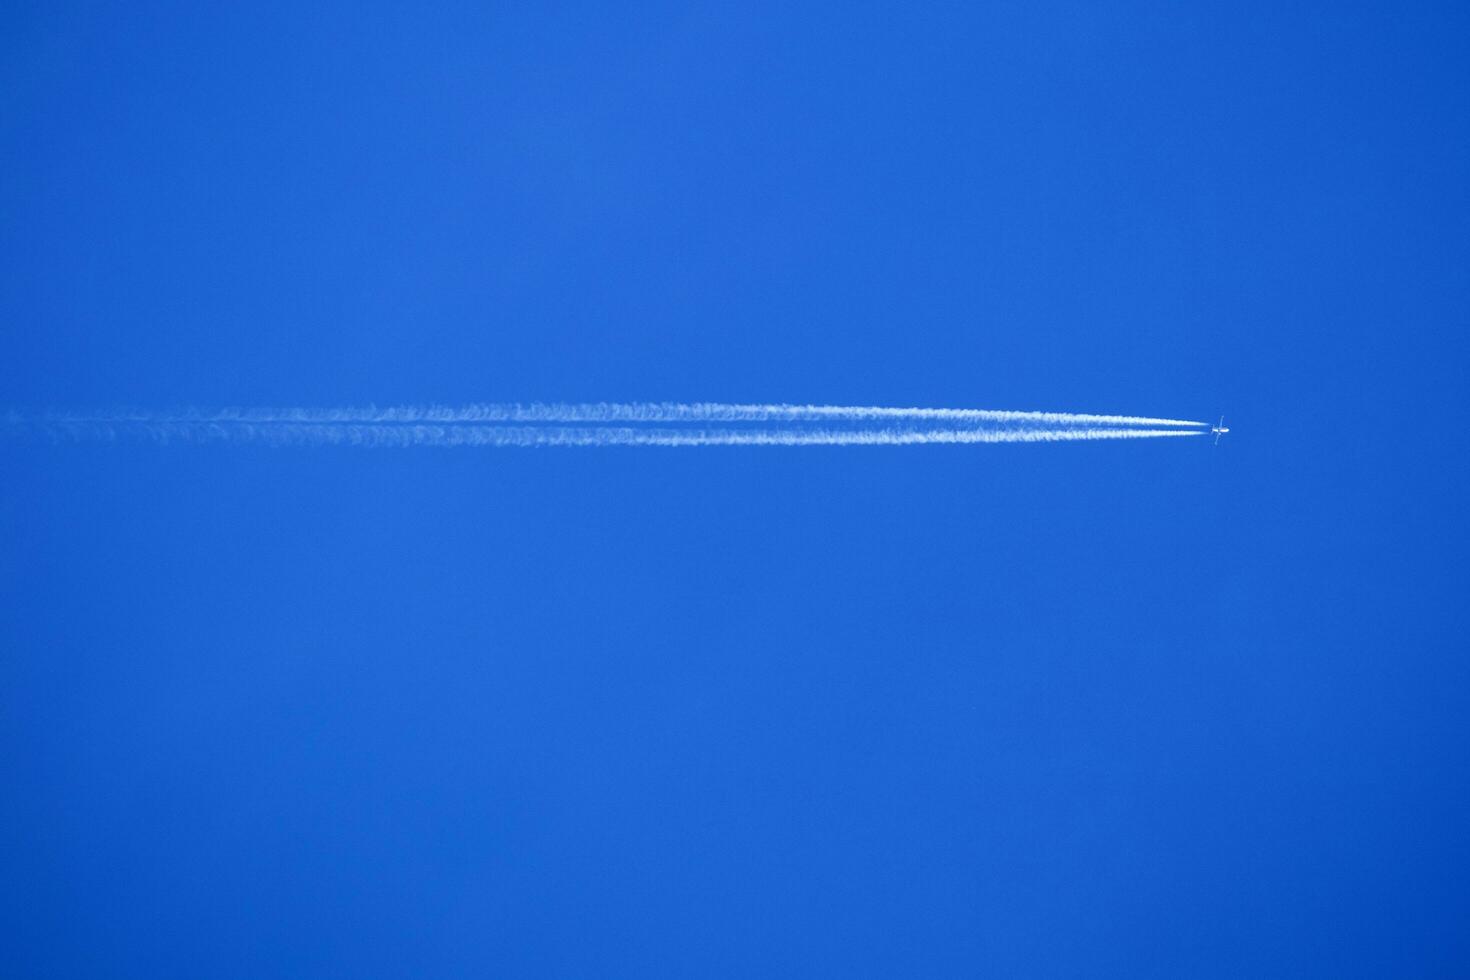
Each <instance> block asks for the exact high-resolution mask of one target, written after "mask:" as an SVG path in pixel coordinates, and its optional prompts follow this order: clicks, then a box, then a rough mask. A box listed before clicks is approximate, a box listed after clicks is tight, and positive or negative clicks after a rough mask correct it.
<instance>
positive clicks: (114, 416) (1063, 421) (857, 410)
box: [45, 402, 1209, 428]
mask: <svg viewBox="0 0 1470 980" xmlns="http://www.w3.org/2000/svg"><path fill="white" fill-rule="evenodd" d="M45 421H50V422H103V423H106V422H141V423H166V422H188V423H208V422H221V423H225V422H258V423H291V422H296V423H322V424H325V423H338V424H340V423H354V422H356V423H364V424H388V423H391V424H411V423H439V424H463V423H474V422H482V423H485V422H531V423H556V422H562V423H574V422H582V423H613V422H691V423H692V422H752V423H753V422H827V423H861V422H868V423H877V422H894V423H897V422H948V423H956V424H976V423H1000V424H1005V425H1027V426H1039V427H1053V428H1056V427H1074V426H1110V427H1122V426H1147V427H1149V428H1175V427H1178V428H1208V426H1209V423H1207V422H1189V421H1184V420H1181V419H1159V418H1149V417H1146V416H1138V415H1085V414H1078V413H1074V412H1015V411H997V410H994V409H978V408H883V407H876V406H858V405H783V404H733V403H723V402H692V403H688V404H680V403H674V402H631V403H616V402H592V403H586V404H563V403H548V404H536V403H533V404H528V405H520V404H480V405H465V406H461V407H458V408H453V407H445V406H436V405H428V406H411V405H410V406H400V407H392V408H375V407H372V406H368V407H365V408H220V409H209V410H204V409H184V410H181V411H178V412H171V413H164V412H153V411H140V410H126V409H124V410H117V411H109V412H87V413H68V412H56V413H50V414H48V415H47V416H46V417H45Z"/></svg>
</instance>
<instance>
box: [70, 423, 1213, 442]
mask: <svg viewBox="0 0 1470 980" xmlns="http://www.w3.org/2000/svg"><path fill="white" fill-rule="evenodd" d="M41 428H42V429H43V430H44V431H46V432H49V433H51V434H52V435H56V436H64V437H70V438H73V439H89V440H92V439H104V440H112V439H117V438H119V437H133V438H143V439H148V440H152V441H155V442H163V443H167V442H191V443H206V442H233V443H260V444H263V445H270V446H329V445H350V446H368V447H385V448H386V447H408V446H438V447H456V446H480V447H500V446H665V447H692V446H908V445H934V444H981V443H1005V442H1087V441H1094V440H1105V439H1155V438H1167V437H1175V436H1197V435H1202V434H1203V433H1201V432H1196V431H1192V430H1184V429H1143V428H1134V429H1128V428H1080V427H1079V428H1069V429H1035V428H1009V429H981V428H950V427H946V428H928V429H919V428H868V429H863V428H857V429H783V428H767V429H759V428H746V429H721V428H713V429H709V428H703V429H702V428H686V429H668V428H633V427H625V426H602V427H597V426H590V427H574V426H515V425H492V424H483V423H479V424H474V423H471V424H454V425H437V424H428V423H408V424H403V423H360V422H351V423H340V422H329V423H320V422H274V421H271V422H260V421H249V422H246V421H234V420H227V421H208V422H205V421H183V420H177V419H169V420H166V421H159V420H150V421H135V420H127V421H118V420H107V421H103V420H100V419H95V418H94V419H88V420H86V421H67V422H56V421H49V422H46V423H44V424H43V425H42V426H41Z"/></svg>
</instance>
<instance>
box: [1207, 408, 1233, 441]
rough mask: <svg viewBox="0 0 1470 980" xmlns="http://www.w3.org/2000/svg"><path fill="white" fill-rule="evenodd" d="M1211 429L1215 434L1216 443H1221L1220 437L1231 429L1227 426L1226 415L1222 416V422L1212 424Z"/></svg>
mask: <svg viewBox="0 0 1470 980" xmlns="http://www.w3.org/2000/svg"><path fill="white" fill-rule="evenodd" d="M1210 431H1211V432H1213V433H1214V434H1215V445H1217V446H1218V445H1220V437H1221V436H1223V435H1224V434H1225V433H1227V432H1229V431H1230V430H1229V429H1228V428H1226V427H1225V416H1223V415H1222V416H1220V424H1219V425H1212V426H1210Z"/></svg>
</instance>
